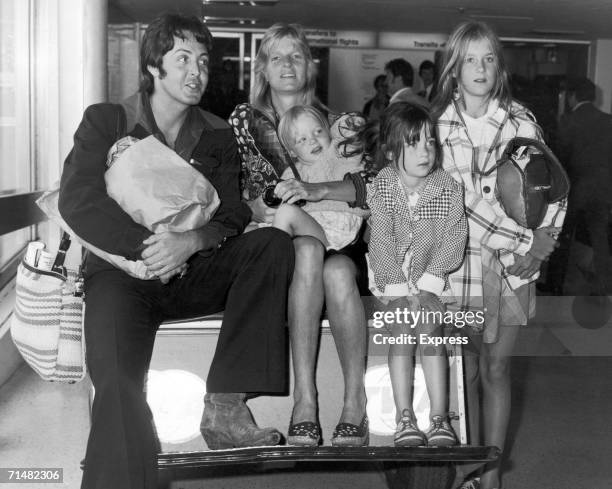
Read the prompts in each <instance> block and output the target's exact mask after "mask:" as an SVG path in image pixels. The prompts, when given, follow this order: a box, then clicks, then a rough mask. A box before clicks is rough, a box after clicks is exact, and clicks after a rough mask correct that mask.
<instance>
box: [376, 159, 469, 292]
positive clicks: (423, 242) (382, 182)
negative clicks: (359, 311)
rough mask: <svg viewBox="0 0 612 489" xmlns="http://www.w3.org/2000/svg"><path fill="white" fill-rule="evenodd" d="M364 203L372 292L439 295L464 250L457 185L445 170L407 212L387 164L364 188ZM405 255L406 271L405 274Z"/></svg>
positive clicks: (463, 222) (398, 184)
mask: <svg viewBox="0 0 612 489" xmlns="http://www.w3.org/2000/svg"><path fill="white" fill-rule="evenodd" d="M368 205H369V206H370V210H371V211H372V216H371V217H370V226H371V228H372V234H371V236H370V243H369V262H370V267H371V272H373V275H374V282H375V283H376V287H377V289H378V290H379V291H380V292H382V294H383V295H385V296H404V297H406V296H407V295H409V293H410V291H411V290H414V288H415V287H416V288H417V289H419V290H427V291H429V292H432V293H434V294H436V295H438V296H440V295H441V294H442V292H443V290H444V289H445V288H447V277H448V273H449V272H450V271H452V270H454V269H456V268H457V267H458V266H459V265H460V264H461V263H462V261H463V253H464V251H465V242H466V238H467V223H466V218H465V213H464V209H463V191H462V188H461V185H460V184H458V183H457V182H456V181H455V180H453V178H452V177H450V176H449V175H448V174H447V173H446V172H444V171H442V170H436V171H434V172H433V173H431V174H430V175H429V176H428V177H427V183H426V184H425V187H424V188H423V190H422V192H421V194H420V196H419V200H418V202H417V204H416V207H414V208H413V209H412V211H411V209H410V208H409V205H408V198H407V196H406V192H405V191H404V188H403V187H402V184H401V182H400V178H399V175H398V173H397V170H395V168H393V167H391V166H388V167H385V168H383V169H382V170H381V171H380V172H379V173H378V176H377V177H376V178H375V179H374V181H373V182H372V184H371V185H369V186H368ZM408 252H410V253H411V260H410V270H409V271H408V273H405V272H404V270H403V265H404V260H405V257H406V253H408ZM408 276H409V278H408ZM408 280H410V282H408Z"/></svg>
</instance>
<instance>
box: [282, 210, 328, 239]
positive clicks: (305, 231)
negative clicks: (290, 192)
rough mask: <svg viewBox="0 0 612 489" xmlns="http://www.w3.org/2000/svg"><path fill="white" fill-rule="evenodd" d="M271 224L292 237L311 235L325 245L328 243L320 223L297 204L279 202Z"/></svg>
mask: <svg viewBox="0 0 612 489" xmlns="http://www.w3.org/2000/svg"><path fill="white" fill-rule="evenodd" d="M272 226H274V227H275V228H278V229H281V230H283V231H285V232H286V233H288V234H289V235H290V236H291V237H292V238H295V237H296V236H312V237H314V238H317V239H318V240H319V241H321V243H323V244H324V245H325V246H326V247H327V246H328V245H329V243H328V241H327V238H326V237H325V231H323V228H322V227H321V225H320V224H319V223H318V222H317V221H315V220H314V218H313V217H312V216H311V215H310V214H308V213H307V212H306V211H304V210H303V209H301V208H300V207H298V206H297V205H291V204H281V206H280V207H279V208H278V210H277V211H276V214H275V215H274V221H273V222H272Z"/></svg>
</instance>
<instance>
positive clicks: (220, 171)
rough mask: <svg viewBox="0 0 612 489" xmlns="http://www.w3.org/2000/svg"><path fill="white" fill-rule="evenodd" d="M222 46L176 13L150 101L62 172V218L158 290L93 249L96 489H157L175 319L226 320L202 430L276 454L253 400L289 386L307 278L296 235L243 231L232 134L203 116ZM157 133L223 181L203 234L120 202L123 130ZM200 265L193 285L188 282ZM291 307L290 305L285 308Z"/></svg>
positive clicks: (148, 88)
mask: <svg viewBox="0 0 612 489" xmlns="http://www.w3.org/2000/svg"><path fill="white" fill-rule="evenodd" d="M211 44H212V37H211V35H210V32H209V31H208V29H207V28H206V27H205V26H204V24H203V23H202V22H201V21H200V20H199V19H198V18H196V17H183V16H180V15H165V16H162V17H159V18H157V19H155V20H154V21H153V22H151V24H149V26H148V28H147V30H146V32H145V35H144V37H143V40H142V50H141V58H140V68H141V72H140V74H141V92H140V93H139V94H136V95H134V96H133V97H132V98H130V99H128V100H127V101H126V102H124V103H123V104H121V105H115V104H107V103H104V104H97V105H93V106H91V107H89V108H88V109H87V110H86V111H85V115H84V117H83V120H82V122H81V124H80V125H79V128H78V129H77V132H76V134H75V138H74V141H75V144H74V147H73V149H72V151H71V152H70V154H69V155H68V157H67V159H66V162H65V164H64V171H63V173H62V179H61V186H60V197H59V209H60V212H61V215H62V217H63V218H64V220H65V221H66V222H67V223H68V224H69V226H70V227H71V228H72V229H73V230H74V231H75V232H76V233H77V234H78V235H79V236H80V237H82V238H83V239H85V240H86V241H88V242H90V243H91V244H93V245H94V246H96V247H99V248H101V249H102V250H104V251H107V252H110V253H113V254H117V255H121V256H124V257H126V258H127V259H129V260H137V259H143V260H144V262H145V265H146V266H147V267H148V269H149V271H151V272H152V273H154V274H155V275H156V276H157V277H159V279H158V280H139V279H136V278H133V277H131V276H129V275H127V274H126V273H125V272H123V271H122V270H119V269H117V268H115V267H113V266H112V265H111V264H109V263H107V262H106V261H104V260H102V259H101V258H98V257H96V256H94V255H92V254H91V253H89V254H88V255H87V258H86V261H85V271H84V275H85V289H86V291H87V308H86V312H85V339H86V347H87V367H88V370H89V374H90V377H91V380H92V383H93V385H94V388H95V397H94V401H93V406H92V414H91V429H90V433H89V439H88V443H87V453H86V457H85V469H84V472H83V481H82V486H81V487H82V488H83V489H109V488H113V489H157V452H158V449H159V444H158V441H157V439H156V436H155V433H154V428H153V420H152V416H151V411H150V410H149V407H148V405H147V402H146V395H145V392H144V379H145V377H146V373H147V370H148V367H149V362H150V360H151V354H152V351H153V343H154V340H155V333H156V331H157V328H158V327H159V324H160V323H161V322H162V321H163V320H165V319H167V318H170V317H172V318H181V317H194V316H199V315H206V314H212V313H215V312H219V311H221V310H223V309H225V310H226V312H225V315H224V318H223V324H222V326H221V331H220V334H219V341H218V344H217V348H216V351H215V355H214V358H213V360H212V364H211V366H210V370H209V375H208V379H207V382H206V387H207V390H208V393H207V394H206V397H205V409H204V415H203V418H202V432H203V434H204V437H205V439H206V441H207V443H208V445H209V447H210V448H223V447H233V446H251V445H271V444H276V443H278V442H279V440H280V433H279V432H278V431H276V430H274V429H261V428H258V427H257V426H256V425H255V423H254V422H253V420H252V417H251V414H250V412H249V410H248V408H247V406H246V404H245V403H244V399H245V396H246V393H255V392H257V393H259V392H277V393H279V392H283V391H284V390H285V388H286V364H285V362H286V354H285V349H286V348H285V340H286V337H285V317H286V303H285V300H284V297H286V293H287V288H288V284H289V281H290V278H291V273H292V269H293V247H292V244H291V241H290V240H289V237H288V236H287V235H286V234H285V233H283V232H281V231H279V230H276V229H262V230H258V231H255V232H253V233H248V234H241V233H242V230H243V229H244V227H245V226H246V224H247V223H248V221H249V219H250V211H249V209H248V207H247V206H246V205H245V204H244V203H243V202H242V201H241V199H240V194H239V189H238V174H239V168H240V160H239V158H238V154H237V151H236V143H235V140H234V138H233V135H232V132H231V129H230V128H229V127H228V126H227V124H226V123H225V122H224V121H223V120H221V119H219V118H217V117H216V116H213V115H212V114H209V113H206V112H203V111H201V110H200V109H199V108H197V107H196V105H197V103H198V102H199V100H200V97H201V96H202V93H203V92H204V89H205V88H206V83H207V81H208V61H209V56H210V48H211ZM126 116H127V123H126V128H127V132H128V134H129V135H131V136H133V137H136V138H139V139H141V138H145V137H148V136H150V135H154V136H155V137H156V138H158V139H159V140H160V141H161V142H162V143H164V144H166V145H167V146H168V147H169V148H171V149H173V150H174V151H175V152H176V153H177V154H178V155H180V156H181V157H183V158H184V159H185V160H186V161H190V160H192V159H193V161H194V168H197V169H198V170H199V171H201V172H202V173H203V175H204V176H205V177H206V178H207V179H208V180H209V181H210V182H211V183H212V185H213V186H214V187H215V189H216V191H217V193H218V194H219V197H220V200H221V205H220V207H219V209H218V210H217V212H216V213H215V215H214V216H213V218H212V219H211V221H210V222H209V223H208V224H206V225H205V226H203V227H201V228H199V229H196V230H194V231H186V232H183V233H180V232H163V233H159V234H154V235H152V234H151V232H150V231H148V230H147V229H146V228H144V227H142V226H141V225H139V224H137V223H136V222H134V221H133V220H132V219H131V218H130V217H129V216H128V215H127V214H126V213H125V212H124V211H123V210H122V209H121V208H120V207H119V205H118V204H117V203H116V202H115V201H114V200H112V199H111V198H110V197H109V196H108V194H107V193H106V187H105V182H104V173H105V170H106V157H107V153H108V151H109V149H110V147H111V146H112V145H113V143H114V142H115V141H116V140H117V139H118V138H120V137H122V136H123V134H120V132H121V131H120V129H119V126H120V123H119V121H120V120H121V119H122V118H125V117H126ZM187 262H188V263H189V270H188V272H187V274H186V275H185V276H184V277H181V278H179V277H177V276H176V274H177V273H178V272H179V271H180V270H182V269H183V267H184V264H185V263H187ZM279 298H282V299H283V300H279Z"/></svg>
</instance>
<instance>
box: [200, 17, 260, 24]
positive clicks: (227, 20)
mask: <svg viewBox="0 0 612 489" xmlns="http://www.w3.org/2000/svg"><path fill="white" fill-rule="evenodd" d="M203 20H204V23H205V24H238V25H247V24H248V25H254V24H256V23H257V19H253V18H250V17H213V16H210V15H205V16H204V17H203Z"/></svg>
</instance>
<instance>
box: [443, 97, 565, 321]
mask: <svg viewBox="0 0 612 489" xmlns="http://www.w3.org/2000/svg"><path fill="white" fill-rule="evenodd" d="M492 103H493V102H492ZM436 128H437V133H438V138H439V141H440V144H441V146H442V153H443V168H444V169H445V170H446V171H447V172H448V173H450V175H451V176H452V177H453V178H455V180H457V181H458V182H462V183H463V185H464V186H465V207H466V214H467V217H468V226H469V239H468V247H467V250H466V257H465V260H464V262H463V265H462V266H461V268H459V269H458V270H457V271H456V272H454V273H452V274H451V275H450V277H449V280H450V284H451V288H452V289H453V292H454V294H455V295H456V296H457V297H458V298H459V299H460V300H461V304H462V308H464V309H468V308H477V309H482V308H483V307H484V306H485V299H483V295H484V292H483V278H482V277H483V272H482V267H483V265H484V266H488V267H489V268H495V266H493V265H492V263H493V262H496V261H498V262H500V264H501V268H500V269H501V270H502V272H501V274H500V280H499V283H498V284H497V286H496V287H495V288H494V289H489V287H487V294H489V293H491V294H492V295H495V296H498V295H499V294H500V290H501V287H502V285H501V280H502V278H503V280H505V281H506V283H507V285H508V286H509V287H508V291H509V292H508V293H510V294H511V293H512V292H511V291H512V289H516V288H518V287H520V286H521V285H524V284H526V283H528V282H530V281H534V280H535V279H536V278H537V275H536V276H534V277H531V278H530V279H529V280H521V279H520V278H518V277H509V276H508V274H507V273H505V272H504V270H505V269H506V268H507V267H508V266H510V265H512V264H513V263H514V255H513V253H516V254H518V255H524V254H525V253H527V251H529V249H530V248H531V244H532V241H533V232H532V231H531V230H530V229H526V228H524V227H521V226H519V225H518V224H517V223H516V222H515V221H514V220H512V219H511V218H509V217H508V216H507V215H506V214H505V213H504V211H503V209H502V208H501V205H500V204H499V202H498V200H497V197H496V195H495V180H496V177H497V175H496V172H492V173H491V174H490V175H488V176H484V175H482V172H484V171H486V170H487V169H490V168H491V167H492V166H493V165H495V162H496V161H497V160H498V159H499V158H500V157H501V155H502V153H503V151H504V149H505V147H506V145H507V143H508V142H509V141H510V140H511V139H512V138H514V137H517V136H523V137H528V138H534V139H538V140H542V136H541V131H540V128H539V126H538V125H537V123H536V122H535V118H534V117H533V114H532V113H531V112H529V111H528V110H527V109H526V108H525V107H523V106H522V105H520V104H518V103H516V102H513V103H512V105H511V107H510V108H509V110H506V109H504V108H502V107H495V110H494V111H491V114H490V115H489V116H488V117H487V121H486V126H485V128H484V131H485V132H484V136H483V138H482V140H483V141H486V142H487V143H486V144H484V145H478V144H476V145H475V144H472V141H471V139H470V136H469V134H468V132H467V129H466V125H465V122H464V121H463V119H462V117H461V114H460V112H459V111H458V110H457V107H456V105H455V104H450V105H449V106H448V107H447V109H446V110H445V111H444V113H443V114H442V116H441V117H440V119H439V120H438V121H437V123H436ZM565 210H566V202H565V201H562V202H559V203H556V204H551V205H550V206H549V207H548V211H547V213H546V216H545V218H544V221H543V222H542V224H541V226H542V227H545V226H549V225H554V226H557V227H560V226H561V225H562V224H563V218H564V216H565ZM488 285H491V286H492V285H493V284H488ZM530 309H531V308H530ZM489 326H490V325H489V324H487V326H486V327H487V328H488V327H489ZM491 326H492V327H494V328H497V325H491Z"/></svg>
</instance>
